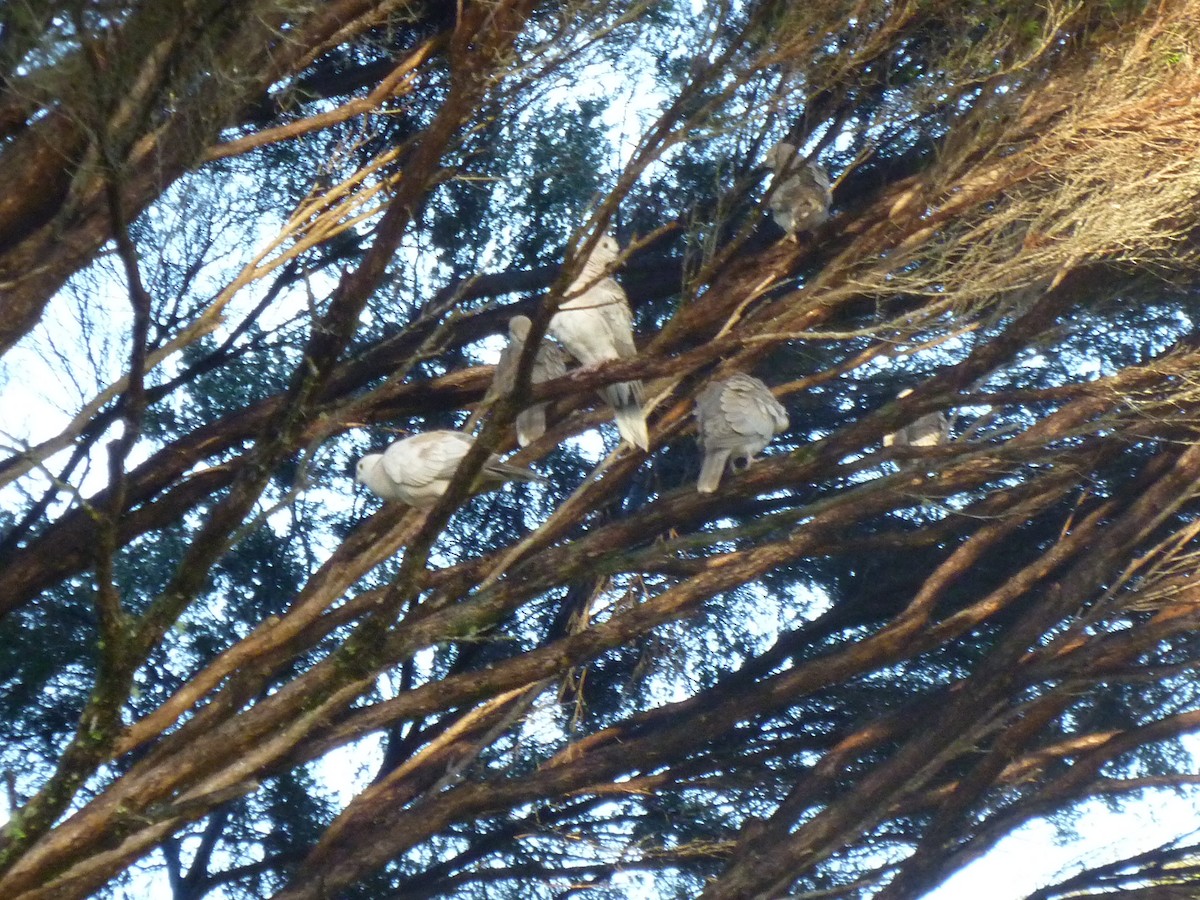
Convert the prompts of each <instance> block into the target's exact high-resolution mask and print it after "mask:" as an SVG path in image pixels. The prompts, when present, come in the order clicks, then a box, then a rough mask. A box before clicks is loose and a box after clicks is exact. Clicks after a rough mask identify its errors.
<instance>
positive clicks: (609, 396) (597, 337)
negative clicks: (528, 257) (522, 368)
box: [547, 234, 650, 450]
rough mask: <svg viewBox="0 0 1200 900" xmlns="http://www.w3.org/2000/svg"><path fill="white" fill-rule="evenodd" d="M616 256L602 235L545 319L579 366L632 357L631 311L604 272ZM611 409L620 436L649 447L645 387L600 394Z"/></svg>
mask: <svg viewBox="0 0 1200 900" xmlns="http://www.w3.org/2000/svg"><path fill="white" fill-rule="evenodd" d="M619 254H620V246H619V245H618V244H617V241H616V239H615V238H613V237H612V236H610V235H607V234H603V235H601V236H600V238H599V240H598V241H597V242H596V246H595V247H593V248H592V252H591V253H590V254H589V255H588V258H587V259H586V260H585V261H584V264H583V271H581V272H580V273H579V274H578V275H577V276H576V277H575V280H574V281H573V282H571V286H570V287H569V288H568V289H567V293H566V296H567V298H568V299H567V300H565V301H564V302H563V304H562V305H561V306H559V308H558V312H556V313H555V314H554V317H553V318H552V319H551V320H550V325H549V327H548V329H547V330H548V331H549V332H550V334H551V335H553V336H554V338H555V339H557V340H558V342H559V343H560V344H562V345H563V347H565V348H566V350H567V352H568V353H570V354H571V355H572V356H573V357H575V359H577V360H579V363H580V364H581V365H583V366H597V365H599V364H600V363H604V362H608V361H609V360H613V359H629V358H630V357H632V356H636V355H637V347H636V346H635V345H634V343H633V313H632V312H631V311H630V309H629V299H628V298H627V297H626V296H625V291H624V289H623V288H622V287H621V286H620V285H619V284H617V282H616V281H615V280H614V279H613V278H612V277H611V276H609V275H605V274H603V273H604V270H605V269H606V268H607V267H608V266H610V265H611V264H612V263H613V262H614V261H616V259H617V258H618V256H619ZM600 393H601V396H603V397H604V399H605V400H607V401H608V404H609V406H611V407H612V408H613V412H614V418H615V419H616V422H617V430H618V431H620V432H621V437H623V438H624V439H625V440H627V441H628V442H629V443H631V444H633V445H634V446H636V447H641V448H642V449H643V450H649V449H650V434H649V432H648V431H647V430H646V414H645V412H644V411H643V410H642V402H643V400H644V397H645V389H644V388H643V387H642V383H641V382H640V381H621V382H618V383H616V384H610V385H608V386H606V387H604V388H603V389H601V391H600Z"/></svg>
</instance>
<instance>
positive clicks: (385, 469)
mask: <svg viewBox="0 0 1200 900" xmlns="http://www.w3.org/2000/svg"><path fill="white" fill-rule="evenodd" d="M473 443H475V439H474V438H473V437H471V436H470V435H468V434H463V433H462V432H461V431H427V432H425V433H424V434H414V435H413V436H412V437H406V438H404V439H402V440H399V441H396V443H394V444H392V445H391V446H390V447H388V448H387V449H386V450H384V451H383V452H382V453H368V454H367V455H366V456H364V457H363V458H362V459H360V460H359V461H358V466H357V467H356V469H355V473H354V480H355V481H357V482H358V483H359V484H362V485H366V486H367V487H368V488H370V489H371V490H372V491H374V492H375V493H376V494H378V495H379V496H380V497H382V498H383V499H385V500H400V501H402V502H404V503H407V504H408V505H409V506H433V504H435V503H436V502H437V500H438V498H439V497H441V496H442V494H444V493H446V488H448V487H449V486H450V480H451V479H452V478H453V477H454V472H455V470H456V469H457V468H458V464H459V463H460V462H462V458H463V457H464V456H466V455H467V451H468V450H470V449H471V445H472V444H473ZM513 480H518V481H545V479H544V478H542V476H541V475H538V474H537V473H536V472H533V471H531V470H530V469H526V468H524V467H522V466H514V465H509V464H508V463H504V462H501V461H500V458H499V457H498V456H492V457H490V458H489V459H488V461H487V462H485V463H484V464H483V468H482V469H481V470H480V472H479V482H480V483H482V484H483V485H484V486H485V488H486V489H489V490H490V489H491V488H494V487H498V486H499V485H501V484H503V483H504V482H506V481H513Z"/></svg>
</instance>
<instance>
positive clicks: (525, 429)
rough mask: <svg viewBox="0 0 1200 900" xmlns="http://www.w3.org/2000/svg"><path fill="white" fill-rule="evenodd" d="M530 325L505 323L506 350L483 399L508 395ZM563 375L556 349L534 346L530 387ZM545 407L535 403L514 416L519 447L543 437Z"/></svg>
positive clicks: (522, 320)
mask: <svg viewBox="0 0 1200 900" xmlns="http://www.w3.org/2000/svg"><path fill="white" fill-rule="evenodd" d="M532 324H533V323H532V322H530V321H529V317H528V316H513V317H512V318H511V319H509V320H508V333H509V338H508V346H507V347H505V348H504V349H503V350H501V351H500V361H499V362H498V363H496V374H495V375H494V376H493V378H492V386H491V387H490V388H489V389H488V393H487V397H485V398H484V399H489V398H492V397H499V396H502V395H504V394H507V393H509V392H510V391H512V389H513V387H514V386H515V383H516V378H517V363H518V361H520V359H521V351H522V350H523V349H524V348H525V341H526V340H527V339H528V338H529V328H530V326H531V325H532ZM565 374H567V364H566V362H565V361H564V360H563V355H562V351H561V350H559V349H558V345H557V344H554V343H551V342H550V341H545V340H544V341H542V342H541V344H540V345H539V346H538V349H537V355H536V356H535V357H534V358H533V370H532V371H531V372H530V376H529V377H530V383H531V384H540V383H541V382H543V381H550V380H552V379H554V378H558V377H559V376H562V375H565ZM546 406H547V404H545V403H535V404H534V405H533V406H531V407H529V408H528V409H524V410H522V411H521V412H520V413H519V414H518V415H517V443H518V444H520V445H521V446H522V447H525V446H528V445H529V444H531V443H533V442H534V441H536V440H537V439H538V438H540V437H541V436H542V435H543V434H545V433H546Z"/></svg>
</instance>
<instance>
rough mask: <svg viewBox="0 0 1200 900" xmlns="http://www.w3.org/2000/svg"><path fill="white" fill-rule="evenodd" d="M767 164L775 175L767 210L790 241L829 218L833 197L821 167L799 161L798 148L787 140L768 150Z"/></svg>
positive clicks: (764, 161)
mask: <svg viewBox="0 0 1200 900" xmlns="http://www.w3.org/2000/svg"><path fill="white" fill-rule="evenodd" d="M763 164H764V165H767V166H770V167H771V169H772V171H774V173H775V177H774V179H773V180H772V182H771V195H770V198H769V199H768V201H767V207H768V208H769V209H770V210H771V218H773V219H774V220H775V224H776V225H778V226H779V227H780V228H782V229H783V230H784V231H785V232H787V236H788V237H789V238H795V236H796V235H797V234H798V233H799V232H801V231H809V230H811V229H813V228H816V227H817V226H818V225H821V224H822V223H823V222H825V220H826V219H828V218H829V204H830V203H832V202H833V195H832V193H831V192H830V188H829V176H828V175H827V174H825V170H824V169H822V168H821V166H820V165H818V164H817V163H816V162H806V161H805V160H803V159H801V158H799V157H798V156H797V155H796V148H795V146H794V145H792V144H789V143H787V142H785V141H780V142H779V143H778V144H776V145H775V146H774V147H772V148H771V149H770V151H768V153H767V156H766V159H764V160H763Z"/></svg>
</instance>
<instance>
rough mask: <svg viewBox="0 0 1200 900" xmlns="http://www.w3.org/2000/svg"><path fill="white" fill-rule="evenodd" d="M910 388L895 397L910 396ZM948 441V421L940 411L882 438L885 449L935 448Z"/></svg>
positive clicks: (915, 420) (924, 416) (898, 398)
mask: <svg viewBox="0 0 1200 900" xmlns="http://www.w3.org/2000/svg"><path fill="white" fill-rule="evenodd" d="M912 392H913V391H912V388H905V389H904V390H902V391H901V392H900V393H898V394H897V395H896V399H897V400H901V399H903V398H905V397H907V396H908V395H909V394H911V393H912ZM949 440H950V419H949V417H948V416H947V415H946V414H945V413H944V412H941V411H940V410H939V411H938V412H931V413H926V414H925V415H923V416H921V417H920V418H917V419H914V420H913V421H911V422H909V423H908V424H907V425H905V426H904V427H903V428H901V429H900V430H899V431H893V432H892V433H891V434H885V435H884V436H883V446H885V447H937V446H939V445H940V444H944V443H946V442H947V441H949Z"/></svg>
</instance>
